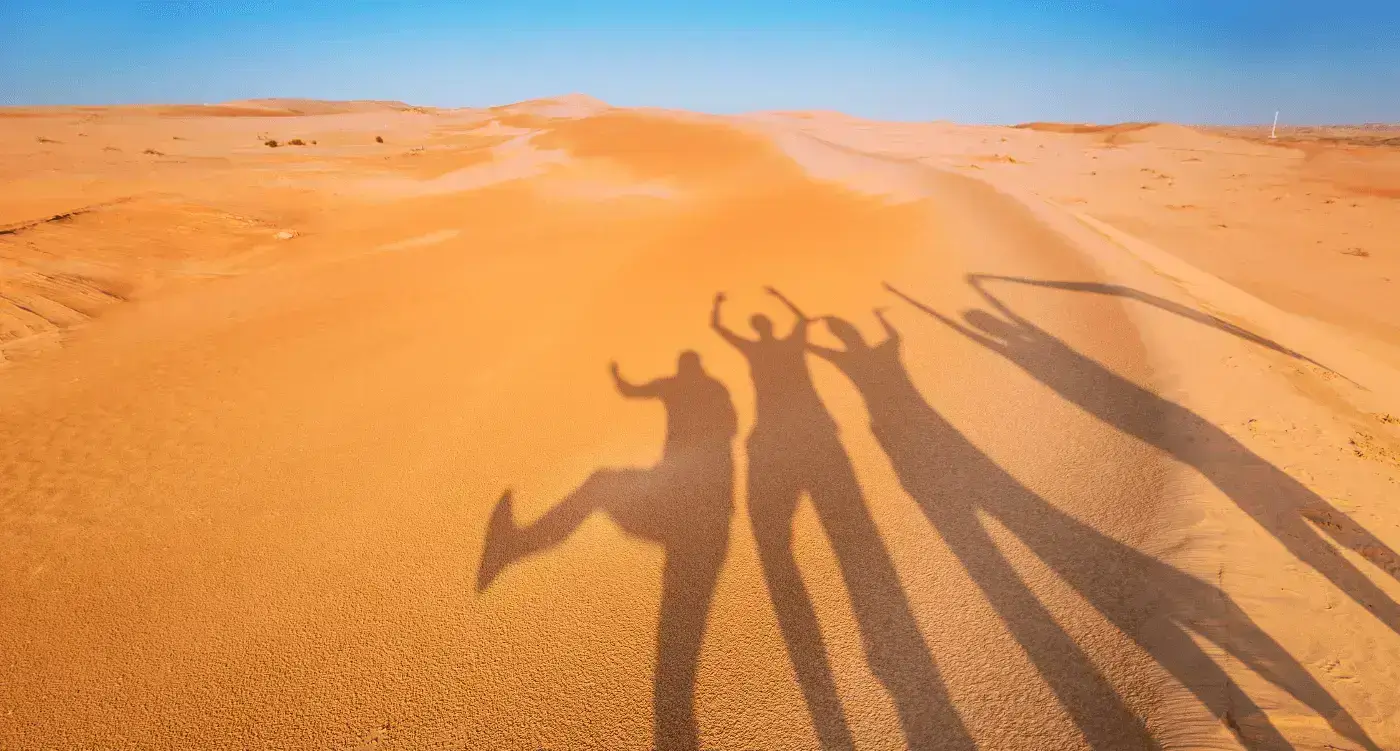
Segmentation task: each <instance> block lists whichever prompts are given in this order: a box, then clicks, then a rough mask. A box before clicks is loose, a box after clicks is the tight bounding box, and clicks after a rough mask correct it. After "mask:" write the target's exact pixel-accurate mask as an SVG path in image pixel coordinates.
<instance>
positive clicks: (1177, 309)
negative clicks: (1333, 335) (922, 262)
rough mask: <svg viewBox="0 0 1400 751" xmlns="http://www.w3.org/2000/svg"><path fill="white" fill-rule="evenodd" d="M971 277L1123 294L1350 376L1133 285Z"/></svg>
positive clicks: (1036, 285) (979, 282) (1117, 294)
mask: <svg viewBox="0 0 1400 751" xmlns="http://www.w3.org/2000/svg"><path fill="white" fill-rule="evenodd" d="M969 279H970V280H972V281H973V283H974V284H975V285H976V286H978V287H981V285H982V283H983V282H986V281H1000V282H1010V283H1013V284H1024V285H1028V286H1032V287H1045V288H1048V289H1063V290H1068V291H1071V292H1088V293H1091V294H1095V295H1107V296H1110V297H1121V298H1123V299H1125V300H1136V301H1138V302H1141V303H1145V304H1147V305H1151V306H1152V307H1154V308H1157V309H1159V310H1162V311H1165V312H1167V313H1171V314H1172V315H1176V316H1180V317H1182V318H1185V319H1187V320H1189V321H1193V322H1195V323H1199V324H1201V325H1203V326H1209V327H1210V328H1213V329H1218V330H1220V331H1222V332H1224V333H1227V334H1230V335H1232V336H1235V337H1238V338H1240V339H1243V340H1245V341H1247V342H1250V343H1251V344H1257V345H1258V346H1260V347H1263V348H1265V349H1270V350H1273V351H1274V352H1278V353H1279V354H1282V355H1287V356H1288V357H1291V358H1293V359H1295V360H1301V361H1302V362H1306V363H1309V364H1311V365H1316V366H1317V367H1319V368H1322V369H1323V370H1325V371H1327V372H1328V373H1331V374H1333V375H1336V376H1340V377H1342V378H1346V376H1344V375H1342V374H1340V373H1338V372H1337V371H1335V370H1332V369H1331V368H1329V367H1327V366H1326V365H1323V364H1322V363H1320V362H1318V361H1317V360H1314V359H1312V358H1311V357H1308V356H1307V355H1304V354H1303V353H1301V352H1298V351H1296V350H1293V349H1289V348H1288V347H1285V346H1283V345H1282V344H1279V343H1278V342H1276V341H1274V340H1272V339H1269V338H1268V337H1264V336H1260V335H1258V334H1256V333H1254V332H1253V331H1250V330H1249V329H1246V328H1243V327H1241V326H1238V325H1236V324H1233V323H1230V322H1229V321H1226V320H1225V319H1223V318H1220V317H1218V316H1213V315H1210V314H1209V313H1204V312H1201V311H1199V310H1195V309H1194V308H1190V307H1188V306H1185V305H1182V304H1181V303H1178V302H1174V301H1172V300H1168V299H1166V298H1164V297H1158V296H1157V295H1152V294H1148V293H1146V292H1143V291H1142V290H1138V289H1133V288H1132V287H1125V286H1123V285H1121V284H1106V283H1103V282H1068V281H1050V280H1047V279H1029V278H1027V277H1023V276H1001V275H998V274H972V275H970V277H969ZM1347 380H1348V381H1350V382H1352V383H1355V381H1351V379H1350V378H1347Z"/></svg>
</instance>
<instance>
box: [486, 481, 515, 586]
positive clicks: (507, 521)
mask: <svg viewBox="0 0 1400 751" xmlns="http://www.w3.org/2000/svg"><path fill="white" fill-rule="evenodd" d="M517 531H518V530H517V529H516V526H515V508H514V504H513V503H511V492H510V491H509V490H507V491H506V492H504V493H502V494H501V499H500V500H499V501H496V508H494V509H492V511H491V520H490V521H489V522H488V523H487V525H486V549H485V550H484V551H482V554H481V568H480V569H479V570H478V571H477V572H476V591H478V592H485V591H486V590H487V589H488V588H489V587H490V586H491V582H493V581H495V580H496V577H497V576H500V574H501V572H502V571H505V570H506V567H507V566H509V565H510V564H511V562H512V561H513V560H515V555H514V548H515V546H514V545H512V544H511V543H513V542H514V541H515V537H516V532H517Z"/></svg>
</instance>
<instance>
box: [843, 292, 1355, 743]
mask: <svg viewBox="0 0 1400 751" xmlns="http://www.w3.org/2000/svg"><path fill="white" fill-rule="evenodd" d="M891 289H893V288H891ZM901 296H903V295H901ZM905 299H909V298H907V297H905ZM911 302H912V300H911ZM916 304H918V303H916ZM919 307H920V308H921V309H922V310H925V311H926V312H932V311H931V309H929V308H927V307H925V306H922V305H921V304H920V305H919ZM881 318H882V319H883V316H881ZM827 322H828V326H829V327H830V328H831V331H832V333H833V335H835V336H836V337H837V339H839V340H840V341H841V342H842V343H843V344H844V345H845V347H846V349H844V350H831V349H825V348H816V351H817V353H818V354H819V355H820V356H822V357H824V358H826V359H828V360H830V361H831V362H832V363H833V364H835V365H836V367H838V368H839V369H840V370H841V371H842V372H843V373H844V374H845V375H846V376H847V377H848V378H849V379H850V380H851V382H852V383H853V384H854V385H855V386H856V388H857V390H859V391H860V393H861V395H862V397H863V398H864V400H865V403H866V405H867V408H868V410H869V413H870V417H871V429H872V432H873V433H874V434H875V437H876V439H877V441H878V442H879V443H880V445H881V447H882V448H883V449H884V451H885V453H886V454H887V455H888V456H889V458H890V462H891V465H892V467H893V468H894V470H895V472H896V474H897V476H898V477H899V480H900V484H901V485H902V486H903V487H904V489H905V491H906V492H908V494H909V495H910V497H911V498H912V499H913V500H914V501H915V502H916V503H917V504H918V505H919V507H920V508H921V509H922V510H923V512H924V514H925V516H927V517H928V519H929V521H930V522H931V523H932V524H933V525H934V526H935V528H937V529H938V530H939V532H940V534H941V535H942V536H943V537H944V539H945V541H946V543H947V544H948V545H949V546H950V547H951V548H952V549H953V550H954V553H955V555H957V556H958V558H959V560H960V561H961V562H962V563H963V565H964V566H966V567H967V569H968V572H969V574H970V575H971V576H972V577H973V578H974V579H975V580H976V581H977V583H978V586H979V588H980V589H981V590H982V591H983V592H984V594H985V595H986V596H987V598H988V601H989V602H990V603H991V604H992V606H993V607H994V608H995V609H996V610H997V612H998V613H999V614H1000V615H1001V616H1002V618H1003V619H1004V620H1005V622H1006V624H1007V627H1008V629H1009V630H1010V631H1011V633H1012V635H1013V637H1014V638H1016V639H1017V640H1018V642H1019V643H1020V644H1021V645H1022V646H1023V647H1024V648H1025V649H1026V651H1027V653H1028V654H1029V656H1030V657H1031V659H1032V661H1033V662H1034V664H1035V665H1036V667H1037V670H1038V671H1039V672H1040V673H1041V674H1042V676H1044V678H1045V679H1046V682H1047V684H1049V686H1050V687H1051V689H1052V690H1053V691H1054V692H1055V694H1056V696H1057V697H1058V698H1059V700H1060V702H1061V703H1062V704H1063V705H1064V706H1065V708H1066V710H1067V711H1068V712H1069V713H1070V715H1071V717H1073V718H1074V720H1075V721H1076V723H1077V724H1078V725H1079V727H1080V729H1081V731H1082V732H1083V733H1084V736H1085V739H1086V741H1088V742H1089V743H1090V744H1091V745H1092V746H1093V747H1094V748H1097V749H1119V748H1156V747H1158V744H1157V743H1156V741H1155V740H1153V739H1152V738H1150V737H1149V736H1148V735H1147V731H1146V729H1145V727H1144V726H1143V724H1142V721H1141V720H1140V719H1139V718H1137V717H1135V716H1133V715H1132V713H1131V711H1130V710H1129V709H1128V708H1127V707H1126V705H1124V703H1123V702H1122V700H1121V699H1120V698H1118V696H1117V695H1116V694H1115V693H1114V692H1113V690H1112V688H1110V687H1109V686H1108V685H1107V683H1106V681H1105V680H1104V679H1103V677H1102V676H1101V674H1100V673H1099V671H1098V670H1097V669H1096V668H1095V667H1094V666H1093V664H1092V663H1091V662H1090V661H1089V659H1088V657H1087V655H1085V653H1084V652H1083V651H1082V650H1081V649H1080V648H1079V647H1078V646H1077V645H1074V644H1073V643H1072V640H1070V638H1069V636H1068V635H1067V634H1065V633H1063V632H1062V631H1060V630H1059V628H1058V627H1057V626H1056V625H1055V624H1054V622H1053V621H1052V620H1051V619H1050V617H1049V614H1048V613H1047V611H1046V610H1045V608H1044V606H1043V605H1042V604H1040V603H1039V602H1038V600H1037V599H1036V597H1035V595H1034V593H1033V592H1031V591H1030V590H1029V589H1028V588H1026V586H1025V585H1024V584H1023V583H1022V581H1021V579H1020V577H1019V576H1017V574H1016V573H1015V571H1014V570H1013V569H1012V568H1011V566H1010V564H1009V562H1008V561H1006V560H1005V558H1004V557H1003V555H1002V554H1001V553H1000V551H998V550H997V548H996V546H995V542H994V541H993V540H992V539H991V538H990V536H989V535H988V534H987V532H986V530H985V528H983V527H982V526H981V523H980V522H979V521H978V519H977V514H979V513H984V514H987V515H989V516H991V517H993V518H995V519H996V520H997V521H999V522H1000V523H1001V524H1002V525H1003V526H1004V527H1005V528H1006V529H1007V530H1009V531H1010V532H1011V533H1012V534H1014V535H1015V536H1016V537H1017V538H1018V539H1019V540H1021V542H1022V543H1023V544H1025V546H1026V547H1027V548H1029V549H1030V550H1031V551H1032V552H1033V553H1034V554H1035V555H1036V557H1037V558H1039V559H1040V560H1042V561H1043V562H1045V564H1046V565H1048V566H1049V567H1051V568H1052V569H1053V570H1054V571H1055V572H1056V573H1057V574H1058V575H1059V576H1060V577H1061V578H1062V579H1063V581H1065V582H1066V583H1067V584H1068V585H1069V586H1071V587H1072V588H1073V589H1074V590H1075V591H1077V592H1078V593H1079V594H1080V595H1081V596H1083V597H1084V599H1085V600H1086V601H1088V602H1089V603H1090V604H1092V605H1093V606H1094V608H1095V609H1096V610H1098V612H1099V613H1101V614H1102V615H1103V616H1104V617H1105V618H1106V619H1107V620H1108V621H1109V622H1111V623H1112V624H1113V625H1114V626H1116V627H1117V628H1118V629H1119V630H1120V631H1121V632H1122V633H1124V634H1125V635H1127V636H1128V637H1129V638H1131V639H1133V640H1134V641H1135V642H1136V643H1137V644H1138V645H1139V646H1140V647H1141V648H1142V649H1143V650H1144V652H1146V653H1147V654H1148V655H1150V656H1151V657H1152V659H1153V660H1155V661H1156V662H1157V663H1158V664H1160V665H1161V666H1162V667H1163V668H1164V669H1166V670H1167V671H1168V672H1169V673H1171V674H1172V676H1173V677H1175V679H1176V680H1177V681H1178V682H1180V683H1181V685H1183V686H1184V687H1185V688H1186V689H1187V690H1189V691H1191V692H1192V693H1193V694H1194V695H1195V696H1196V697H1197V698H1198V699H1199V700H1200V701H1201V703H1202V704H1203V705H1204V706H1205V707H1207V708H1208V709H1209V710H1210V711H1211V712H1212V713H1213V714H1214V715H1215V716H1216V717H1217V718H1219V719H1220V721H1221V722H1222V723H1223V724H1225V725H1227V726H1229V727H1230V729H1231V730H1232V731H1233V732H1235V733H1236V734H1237V735H1239V736H1240V737H1241V740H1243V741H1246V742H1247V745H1250V747H1251V748H1263V749H1289V748H1292V746H1291V745H1290V744H1289V743H1288V741H1287V740H1286V739H1285V738H1284V737H1283V736H1282V735H1281V734H1280V733H1279V731H1278V729H1277V728H1275V727H1274V726H1273V724H1272V723H1271V722H1270V721H1269V720H1268V717H1267V715H1265V714H1264V713H1263V712H1262V711H1261V710H1260V709H1259V708H1258V706H1257V705H1256V704H1255V703H1254V702H1253V700H1252V699H1250V698H1249V697H1248V696H1247V695H1246V694H1245V693H1244V692H1243V691H1242V690H1241V689H1240V688H1239V687H1238V685H1237V684H1236V683H1235V682H1234V681H1233V680H1232V679H1231V678H1230V677H1229V676H1228V674H1226V673H1225V671H1224V670H1222V669H1221V668H1220V667H1219V665H1218V664H1216V662H1215V661H1214V660H1213V659H1211V657H1210V655H1209V654H1207V653H1206V652H1205V651H1204V650H1203V649H1202V648H1201V647H1200V646H1199V645H1198V644H1197V643H1196V641H1195V640H1193V639H1192V637H1191V634H1192V633H1194V634H1197V635H1199V636H1201V637H1203V638H1204V639H1206V640H1208V641H1210V642H1212V643H1214V644H1215V645H1217V646H1218V647H1219V648H1221V649H1222V650H1224V651H1225V652H1226V653H1227V654H1229V655H1230V656H1232V657H1234V658H1235V659H1237V660H1239V661H1240V662H1241V663H1243V664H1244V665H1246V666H1248V667H1249V668H1250V669H1251V670H1253V671H1254V672H1256V673H1257V674H1258V675H1260V676H1261V677H1263V678H1264V679H1266V680H1268V681H1270V682H1271V683H1273V684H1274V685H1276V686H1279V687H1280V688H1282V689H1283V690H1285V691H1287V692H1288V693H1289V694H1290V695H1292V696H1293V697H1295V698H1296V699H1298V700H1299V701H1300V702H1302V703H1304V704H1305V705H1307V706H1308V707H1310V708H1311V709H1312V710H1313V711H1315V712H1317V713H1318V714H1319V715H1321V716H1322V717H1323V718H1325V719H1326V720H1327V722H1328V723H1329V724H1330V725H1331V727H1332V728H1333V729H1334V730H1335V731H1336V732H1337V733H1338V734H1340V735H1342V736H1343V737H1346V738H1348V739H1351V740H1353V741H1355V742H1356V743H1358V744H1361V745H1362V747H1364V748H1367V749H1378V747H1377V746H1376V745H1375V743H1374V742H1372V741H1371V740H1370V738H1369V737H1368V736H1367V735H1366V733H1365V731H1364V730H1362V729H1361V727H1360V726H1359V725H1358V724H1357V723H1356V721H1355V720H1354V719H1353V718H1352V717H1351V716H1350V714H1348V713H1347V712H1346V710H1345V709H1343V708H1342V707H1341V705H1340V704H1338V703H1337V701H1336V700H1335V699H1334V698H1333V697H1332V696H1331V695H1330V694H1328V693H1327V691H1326V690H1325V689H1324V688H1323V687H1322V685H1321V684H1319V683H1318V682H1317V681H1316V680H1315V679H1314V678H1313V677H1312V676H1311V674H1309V673H1308V671H1307V670H1306V669H1305V668H1304V667H1303V665H1302V664H1300V663H1299V662H1298V661H1297V660H1296V659H1294V658H1293V657H1292V656H1291V655H1289V654H1288V653H1287V651H1285V650H1284V649H1283V647H1282V646H1280V645H1279V644H1278V643H1277V642H1275V641H1274V640H1273V639H1272V638H1271V637H1269V636H1268V634H1266V633H1264V632H1263V631H1262V630H1261V629H1260V628H1259V627H1258V626H1257V625H1255V624H1254V622H1253V621H1252V620H1251V619H1250V618H1249V617H1248V615H1247V614H1245V613H1244V611H1243V610H1241V609H1240V608H1239V607H1238V606H1237V605H1235V604H1234V603H1233V602H1232V601H1231V600H1230V599H1229V598H1228V597H1226V595H1225V593H1224V592H1222V591H1221V590H1219V589H1218V588H1216V587H1214V586H1212V585H1210V584H1207V583H1205V582H1203V581H1201V580H1199V579H1196V578H1194V577H1191V576H1189V575H1187V574H1185V573H1183V572H1181V571H1179V570H1177V569H1176V568H1173V567H1171V566H1169V565H1167V564H1165V563H1163V562H1161V561H1158V560H1157V559H1155V558H1152V557H1151V556H1148V555H1146V554H1144V553H1142V552H1140V551H1138V550H1135V549H1134V548H1132V547H1130V546H1128V545H1125V544H1123V543H1121V542H1119V541H1117V540H1115V539H1113V538H1112V537H1109V536H1107V535H1105V534H1103V533H1101V532H1099V531H1098V530H1096V529H1094V528H1092V527H1090V526H1088V525H1086V524H1084V523H1083V522H1081V521H1079V520H1078V519H1075V518H1074V517H1073V516H1071V515H1069V514H1067V513H1065V512H1064V511H1062V510H1060V509H1059V508H1057V507H1055V506H1054V505H1053V504H1051V503H1049V502H1047V501H1046V500H1045V499H1043V498H1041V497H1040V496H1039V495H1038V494H1036V493H1035V492H1034V491H1032V490H1030V489H1029V488H1027V487H1025V486H1024V485H1023V484H1021V482H1020V481H1018V480H1017V479H1016V478H1014V477H1013V476H1012V475H1010V474H1009V473H1008V472H1006V471H1005V470H1004V469H1002V468H1001V466H1000V465H998V464H997V463H996V462H995V461H993V460H992V459H991V458H990V457H988V456H987V455H986V454H984V453H983V452H982V451H981V449H979V448H977V446H976V445H974V444H973V443H972V442H971V441H969V440H968V439H967V438H966V437H965V436H963V435H962V433H961V432H960V431H959V430H958V429H957V428H956V427H954V426H953V425H952V424H951V423H949V422H948V421H947V420H946V419H944V418H943V416H942V415H941V414H939V413H938V411H937V410H935V409H934V408H933V407H932V406H931V405H930V404H929V403H928V402H927V401H926V400H925V399H924V398H923V395H922V394H921V393H920V392H919V391H918V388H917V387H916V386H915V385H914V383H913V380H912V379H911V378H910V376H909V373H908V371H907V369H906V368H905V366H904V364H903V361H902V359H901V357H900V351H899V348H900V338H899V335H898V332H896V331H895V330H894V328H893V326H891V325H889V323H888V321H883V320H882V323H883V324H884V326H885V330H886V333H887V338H886V340H885V341H884V342H882V343H880V344H878V345H875V346H871V345H869V344H867V343H866V342H865V341H864V339H863V338H862V337H861V335H860V333H859V331H857V330H856V329H855V327H854V326H852V325H851V324H850V323H848V322H846V321H843V320H841V319H836V318H828V319H827ZM1251 744H1252V745H1251Z"/></svg>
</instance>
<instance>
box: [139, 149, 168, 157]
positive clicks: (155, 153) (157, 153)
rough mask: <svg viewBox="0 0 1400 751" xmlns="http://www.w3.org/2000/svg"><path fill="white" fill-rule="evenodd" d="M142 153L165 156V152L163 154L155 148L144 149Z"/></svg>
mask: <svg viewBox="0 0 1400 751" xmlns="http://www.w3.org/2000/svg"><path fill="white" fill-rule="evenodd" d="M141 153H142V154H150V155H151V156H165V154H162V153H161V152H159V151H156V150H155V149H146V150H145V151H143V152H141Z"/></svg>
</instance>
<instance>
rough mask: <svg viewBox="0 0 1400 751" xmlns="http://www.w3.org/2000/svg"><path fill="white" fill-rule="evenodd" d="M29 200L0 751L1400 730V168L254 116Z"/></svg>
mask: <svg viewBox="0 0 1400 751" xmlns="http://www.w3.org/2000/svg"><path fill="white" fill-rule="evenodd" d="M1236 135H1243V136H1249V137H1247V138H1246V137H1235V136H1236ZM376 137H378V138H380V139H382V142H377V141H376ZM293 139H299V140H300V141H302V142H303V144H304V145H286V144H287V143H288V142H290V141H292V140H293ZM269 140H276V141H278V142H279V144H280V145H279V146H277V147H276V148H272V147H269V146H267V145H265V142H267V141H269ZM0 182H3V184H4V186H5V189H4V191H3V192H0V427H2V428H3V443H0V535H3V536H2V537H0V748H7V749H8V748H15V749H70V748H128V747H131V748H168V749H185V748H209V749H215V748H229V749H233V748H239V749H242V748H324V749H370V748H402V749H430V748H452V749H485V748H492V749H497V748H499V749H538V748H550V749H585V748H599V749H603V748H606V749H645V748H663V749H694V748H711V749H810V748H819V747H825V748H838V749H839V748H858V749H895V748H905V747H913V748H948V749H972V748H978V749H1073V748H1094V749H1104V750H1107V749H1156V748H1161V749H1187V748H1190V749H1197V748H1221V749H1239V748H1247V749H1284V748H1295V749H1387V748H1400V557H1397V555H1396V552H1395V551H1396V550H1400V506H1397V505H1396V499H1397V498H1400V305H1396V304H1395V296H1396V290H1397V285H1400V249H1397V247H1396V245H1395V238H1396V237H1400V204H1397V203H1396V195H1397V194H1396V192H1395V191H1396V188H1397V186H1400V151H1398V150H1396V149H1395V148H1394V147H1393V146H1388V145H1386V144H1385V143H1382V142H1376V143H1374V144H1373V143H1371V142H1370V141H1366V142H1360V141H1338V142H1328V141H1325V140H1306V141H1304V140H1298V139H1294V140H1286V139H1285V140H1284V141H1283V142H1281V143H1269V142H1267V141H1264V140H1261V139H1259V138H1258V137H1257V134H1253V135H1251V134H1248V133H1240V134H1230V133H1220V132H1213V131H1205V130H1196V129H1191V128H1186V127H1183V126H1176V125H1167V124H1134V125H1123V126H1107V127H1103V126H1083V125H1064V124H1043V123H1038V124H1030V125H1027V126H1024V127H1020V128H998V127H971V126H959V125H953V124H947V123H877V122H868V121H863V120H858V119H855V118H849V117H845V116H842V115H837V114H832V113H759V114H754V115H749V116H742V117H713V116H703V115H696V114H692V113H682V112H667V111H653V110H645V111H643V110H626V109H618V108H611V107H609V106H607V105H606V104H603V103H601V102H597V101H596V100H591V99H588V98H586V97H565V98H561V99H556V100H542V101H536V102H526V103H522V104H519V105H512V106H508V107H500V108H494V109H491V110H434V109H431V108H418V107H411V106H409V105H406V104H402V103H397V102H350V103H338V102H308V101H300V100H257V101H248V102H234V103H228V104H223V105H213V106H204V107H201V106H183V105H182V106H160V107H111V108H96V107H70V108H31V109H6V110H0ZM770 286H771V287H772V288H773V289H772V292H771V293H770V292H767V291H765V288H767V287H770ZM718 293H723V298H722V300H717V297H716V296H717V294H718ZM877 311H878V312H877ZM755 314H761V315H762V318H758V317H755V318H754V319H753V320H752V321H751V320H750V317H751V316H754V315H755ZM799 316H805V317H807V318H808V319H809V320H807V321H806V323H803V320H804V319H803V318H799ZM770 327H771V334H767V335H765V334H763V333H762V332H764V331H767V330H768V329H769V328H770ZM804 336H805V339H804ZM687 353H689V354H687ZM612 363H616V370H615V371H614V372H612V373H610V364H612Z"/></svg>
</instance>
